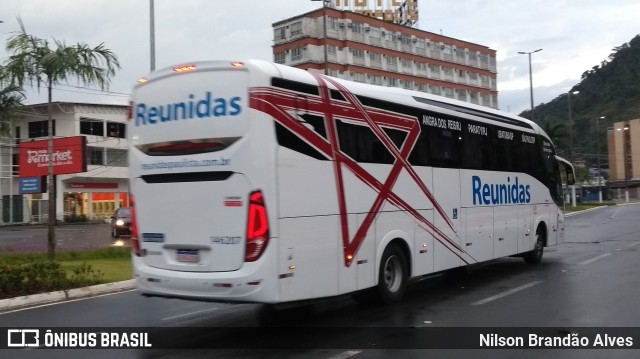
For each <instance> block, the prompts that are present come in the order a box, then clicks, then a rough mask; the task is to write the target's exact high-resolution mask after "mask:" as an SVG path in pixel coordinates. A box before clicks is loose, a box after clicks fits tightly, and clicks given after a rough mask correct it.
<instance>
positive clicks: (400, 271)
mask: <svg viewBox="0 0 640 359" xmlns="http://www.w3.org/2000/svg"><path fill="white" fill-rule="evenodd" d="M407 268H408V265H407V259H406V257H405V254H404V252H403V251H402V249H401V248H400V247H399V246H398V245H396V244H391V245H389V246H387V248H385V250H384V253H382V261H381V262H380V273H379V275H378V287H377V289H378V290H377V292H378V295H379V297H380V301H381V302H382V303H384V304H387V305H390V304H393V303H396V302H398V301H400V299H402V296H403V295H404V292H405V291H406V289H407V278H408V277H409V273H408V271H407Z"/></svg>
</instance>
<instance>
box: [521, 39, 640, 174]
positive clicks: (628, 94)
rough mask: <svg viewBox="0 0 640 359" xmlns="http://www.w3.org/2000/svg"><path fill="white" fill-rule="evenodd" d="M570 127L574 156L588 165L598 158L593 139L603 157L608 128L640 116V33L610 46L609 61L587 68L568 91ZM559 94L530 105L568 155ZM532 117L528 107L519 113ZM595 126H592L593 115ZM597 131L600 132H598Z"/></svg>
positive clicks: (563, 100) (564, 99)
mask: <svg viewBox="0 0 640 359" xmlns="http://www.w3.org/2000/svg"><path fill="white" fill-rule="evenodd" d="M575 91H579V93H576V94H571V100H570V102H571V118H572V120H573V121H572V122H573V124H574V126H573V158H574V160H585V161H586V164H587V165H588V166H592V165H594V164H595V163H596V153H597V146H596V145H597V143H598V140H599V143H600V153H601V161H602V163H603V164H605V163H606V162H607V159H606V153H607V147H606V141H607V137H606V134H607V128H610V127H612V126H613V125H612V124H613V123H614V122H620V121H627V120H632V119H636V118H640V35H637V36H635V37H634V38H633V39H632V40H631V41H629V42H628V43H625V44H622V45H621V46H619V47H616V48H614V49H613V50H612V53H611V55H609V58H608V59H607V60H604V61H602V62H601V63H600V64H599V65H596V66H594V67H593V68H591V69H589V70H587V71H585V72H584V73H583V74H582V78H581V80H580V82H579V83H578V84H577V85H575V86H573V88H572V89H571V92H575ZM568 97H569V96H568V94H566V93H565V94H561V95H560V96H558V97H556V98H555V99H553V100H552V101H550V102H548V103H543V104H540V105H538V106H536V107H535V108H534V114H535V116H534V117H535V121H536V122H537V123H538V124H540V125H541V126H542V128H544V129H545V131H547V133H548V134H549V136H551V137H552V139H553V140H554V142H555V143H556V146H557V148H558V152H559V153H560V155H562V156H565V157H567V158H569V157H570V154H569V147H570V146H569V143H570V136H569V128H570V125H569V99H568ZM520 115H521V116H523V117H526V118H531V117H532V116H531V111H530V110H527V111H524V112H522V113H521V114H520ZM600 116H605V118H604V119H601V120H599V122H600V127H599V130H598V128H596V127H597V126H596V122H597V121H596V120H595V119H596V117H600ZM596 135H597V136H598V137H596Z"/></svg>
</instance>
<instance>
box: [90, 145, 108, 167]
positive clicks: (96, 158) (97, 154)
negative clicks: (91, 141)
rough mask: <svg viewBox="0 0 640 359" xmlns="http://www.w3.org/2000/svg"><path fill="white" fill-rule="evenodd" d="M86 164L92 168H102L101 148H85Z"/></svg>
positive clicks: (102, 151) (102, 150)
mask: <svg viewBox="0 0 640 359" xmlns="http://www.w3.org/2000/svg"><path fill="white" fill-rule="evenodd" d="M87 156H88V161H87V164H89V165H92V166H104V149H103V148H101V147H87Z"/></svg>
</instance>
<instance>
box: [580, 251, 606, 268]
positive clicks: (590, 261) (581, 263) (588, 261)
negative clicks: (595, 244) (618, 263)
mask: <svg viewBox="0 0 640 359" xmlns="http://www.w3.org/2000/svg"><path fill="white" fill-rule="evenodd" d="M610 255H611V253H605V254H601V255H599V256H597V257H593V258H591V259H587V260H586V261H583V262H580V263H578V265H581V266H582V265H585V264H589V263H592V262H595V261H597V260H599V259H602V258H604V257H608V256H610Z"/></svg>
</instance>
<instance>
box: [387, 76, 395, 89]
mask: <svg viewBox="0 0 640 359" xmlns="http://www.w3.org/2000/svg"><path fill="white" fill-rule="evenodd" d="M387 83H388V84H389V86H393V87H395V86H398V80H397V79H394V78H392V77H389V78H388V79H387Z"/></svg>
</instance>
